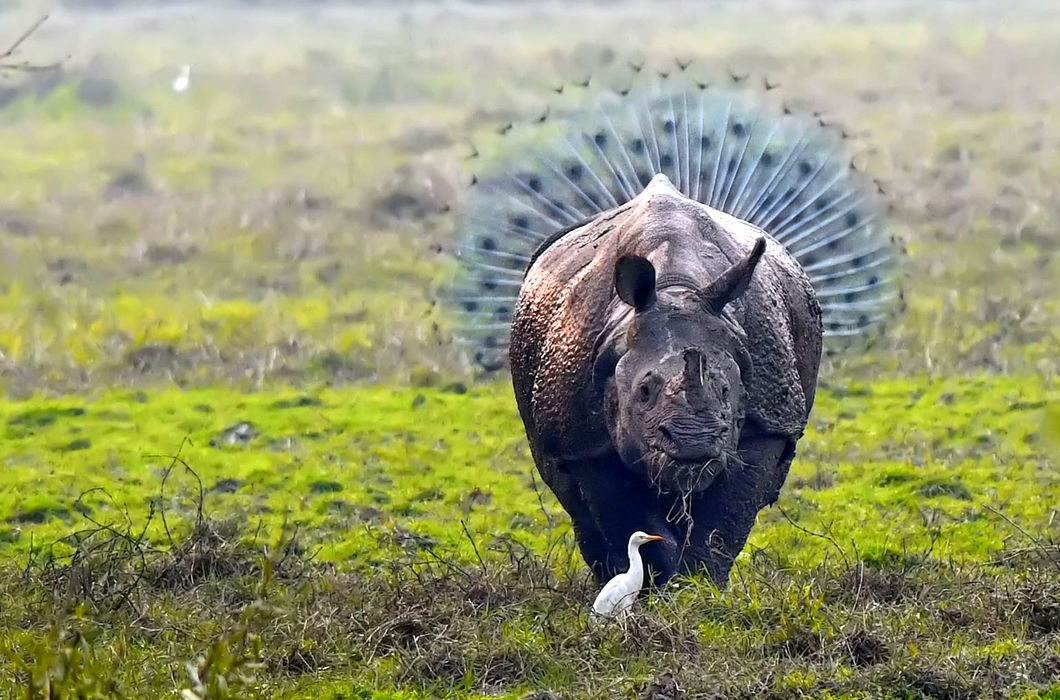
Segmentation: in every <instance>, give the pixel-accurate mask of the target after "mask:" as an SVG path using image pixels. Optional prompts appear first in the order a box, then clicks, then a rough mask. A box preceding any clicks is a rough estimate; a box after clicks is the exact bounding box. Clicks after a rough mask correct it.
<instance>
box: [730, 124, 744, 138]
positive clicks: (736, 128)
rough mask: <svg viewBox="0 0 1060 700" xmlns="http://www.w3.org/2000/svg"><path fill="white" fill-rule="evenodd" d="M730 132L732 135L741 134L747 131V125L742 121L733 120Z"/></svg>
mask: <svg viewBox="0 0 1060 700" xmlns="http://www.w3.org/2000/svg"><path fill="white" fill-rule="evenodd" d="M732 133H733V135H734V136H743V135H744V134H746V133H747V127H746V126H744V123H743V122H733V125H732Z"/></svg>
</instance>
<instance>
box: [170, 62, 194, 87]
mask: <svg viewBox="0 0 1060 700" xmlns="http://www.w3.org/2000/svg"><path fill="white" fill-rule="evenodd" d="M190 83H191V66H189V65H188V64H187V63H185V64H184V65H183V66H181V67H180V75H178V76H177V77H176V78H173V92H184V91H185V90H187V89H188V85H189V84H190Z"/></svg>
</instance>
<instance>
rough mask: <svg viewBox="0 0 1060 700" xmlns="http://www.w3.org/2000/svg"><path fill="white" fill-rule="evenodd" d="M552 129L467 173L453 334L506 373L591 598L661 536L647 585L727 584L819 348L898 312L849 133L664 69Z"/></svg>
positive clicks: (888, 245)
mask: <svg viewBox="0 0 1060 700" xmlns="http://www.w3.org/2000/svg"><path fill="white" fill-rule="evenodd" d="M638 72H639V71H638ZM645 73H646V74H647V71H645ZM655 75H659V74H658V73H656V74H655ZM735 81H736V79H735V78H734V81H733V82H735ZM556 121H557V122H558V126H557V124H556V123H553V124H550V125H549V126H550V129H551V131H549V132H548V133H546V134H544V135H543V136H542V137H541V138H538V139H536V140H533V141H530V142H528V143H526V144H525V145H523V146H522V147H521V148H514V149H510V150H509V152H508V153H507V154H506V155H505V156H504V157H502V158H498V159H496V161H495V162H494V163H492V164H491V165H490V166H489V167H488V168H487V169H486V170H484V171H483V172H481V173H479V174H477V175H476V181H475V184H474V186H473V187H472V189H471V191H470V194H469V197H468V201H467V206H466V211H465V220H464V223H463V228H462V231H463V242H462V244H461V247H460V259H461V262H462V274H461V276H460V278H459V279H458V280H457V282H456V283H455V285H454V287H453V291H452V294H451V301H452V303H453V304H454V305H455V306H456V307H457V309H458V310H459V312H460V314H461V315H462V322H461V323H462V325H461V326H460V328H459V329H458V334H459V335H460V336H461V337H462V339H463V341H464V342H465V343H466V345H467V348H468V354H469V356H470V357H471V359H472V360H473V361H474V362H476V363H477V364H478V365H480V366H481V367H482V368H483V369H484V370H486V371H498V370H503V369H504V368H509V369H510V371H511V377H512V383H513V386H514V389H515V397H516V401H517V403H518V406H519V413H520V416H521V417H522V420H523V424H524V426H525V428H526V434H527V438H528V439H529V443H530V449H531V453H532V455H533V459H534V462H535V464H536V466H537V469H538V471H539V472H540V474H541V476H542V478H543V480H544V481H545V483H546V484H547V485H548V487H549V488H550V489H551V490H552V492H553V493H554V494H555V495H556V497H557V499H558V500H559V502H560V504H561V505H562V506H563V508H564V509H565V510H566V512H567V513H568V514H569V515H570V517H571V520H572V522H573V526H574V531H575V535H576V538H577V541H578V546H579V548H580V550H581V553H582V555H583V557H584V558H585V561H586V563H587V564H588V565H589V566H590V567H591V569H592V571H593V573H594V575H595V577H596V579H597V580H598V581H600V582H603V581H606V580H608V579H609V578H611V577H612V576H613V575H614V574H615V573H616V572H618V571H623V570H625V568H626V567H627V566H628V562H627V554H626V544H627V540H628V538H629V536H630V533H631V532H634V531H637V530H643V531H645V532H652V533H658V534H659V535H662V537H663V540H662V541H660V542H658V543H656V544H655V545H653V546H652V547H651V548H648V550H646V551H645V552H644V560H645V564H646V566H647V568H648V571H649V573H650V576H651V578H652V581H653V583H654V584H655V585H659V584H661V583H663V582H665V581H666V580H667V579H669V578H670V577H672V576H673V575H675V574H677V573H689V572H695V571H699V570H704V569H705V570H706V571H708V572H709V573H710V575H711V577H712V578H713V579H714V580H715V581H716V582H717V583H718V584H719V585H721V586H724V585H726V584H727V582H728V577H729V571H730V569H731V567H732V563H733V560H734V559H735V558H736V556H737V555H738V554H739V552H740V551H741V549H742V548H743V546H744V544H745V543H746V541H747V538H748V536H749V534H750V532H751V528H752V526H753V524H754V521H755V518H756V516H757V514H758V512H759V511H760V510H761V509H762V508H764V507H766V506H767V505H770V504H772V503H773V502H775V501H776V499H777V497H778V494H779V492H780V489H781V486H782V485H783V483H784V480H785V478H786V477H787V474H788V470H789V468H790V466H791V463H792V460H793V458H794V456H795V448H796V445H797V443H798V441H799V439H800V438H801V437H802V435H803V431H804V430H805V427H806V422H807V418H808V416H809V413H810V410H811V409H812V407H813V400H814V392H815V387H816V385H817V374H818V368H819V364H820V360H821V354H822V349H831V350H837V351H844V350H845V351H847V352H856V351H857V348H859V347H861V345H859V344H858V343H857V342H855V341H857V340H859V339H861V338H865V337H868V336H870V335H871V334H872V333H874V332H877V331H878V327H879V325H880V324H881V323H882V322H883V321H884V320H885V319H886V318H887V316H888V315H889V313H890V310H891V307H892V306H893V301H894V300H895V298H896V296H897V294H896V289H895V287H896V283H895V279H894V260H895V256H896V253H897V249H896V246H895V245H894V243H893V242H892V241H891V239H890V238H889V237H888V236H887V235H886V233H885V232H884V231H883V229H882V226H881V213H880V207H879V205H878V202H877V197H876V195H877V187H876V185H875V183H873V182H872V181H870V180H867V179H866V178H864V176H862V175H861V173H860V172H859V171H858V170H857V169H855V168H853V167H852V164H851V161H850V160H849V156H848V154H846V153H845V145H846V144H845V143H844V141H845V134H843V133H836V132H837V130H836V129H830V128H827V127H824V126H822V125H821V124H820V123H819V120H817V119H815V118H809V117H800V116H798V115H797V114H793V113H792V112H791V111H790V110H788V109H778V108H772V107H771V106H770V105H769V104H768V103H767V100H765V99H763V98H762V96H761V95H759V96H756V95H754V94H753V93H752V92H751V91H749V90H747V89H743V88H741V87H740V86H735V85H733V84H729V85H725V86H724V87H717V86H715V85H714V84H708V83H706V82H698V81H696V80H693V79H692V78H691V77H690V76H688V75H686V74H685V73H684V72H683V71H682V72H675V74H674V75H667V77H666V78H665V79H663V78H657V77H652V78H651V79H648V80H646V81H641V82H640V83H638V84H634V85H631V86H630V87H629V88H626V89H622V90H618V91H611V92H608V91H606V90H605V91H603V92H602V93H601V94H595V95H594V96H593V99H586V100H585V104H584V105H583V106H582V107H580V108H577V109H568V110H566V116H565V117H563V118H561V119H558V120H556Z"/></svg>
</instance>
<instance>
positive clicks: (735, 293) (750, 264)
mask: <svg viewBox="0 0 1060 700" xmlns="http://www.w3.org/2000/svg"><path fill="white" fill-rule="evenodd" d="M765 249H766V239H765V237H764V236H763V237H761V238H759V239H758V240H757V241H756V242H755V245H754V248H752V249H751V252H750V253H748V254H747V257H746V258H744V259H743V260H740V261H739V262H737V263H735V264H733V266H732V267H730V268H729V269H728V270H726V271H725V272H723V273H721V276H720V277H718V279H716V280H714V281H713V282H711V283H710V284H709V285H708V286H707V287H705V288H704V289H703V290H702V291H700V293H699V295H700V299H702V301H703V305H704V306H705V307H706V309H707V310H708V311H710V312H711V313H714V314H720V313H721V311H722V309H724V308H725V305H726V304H728V303H730V302H732V301H735V300H736V299H738V298H739V297H740V295H741V294H743V293H744V292H745V291H747V285H749V284H750V283H751V275H752V274H754V271H755V266H756V265H758V261H759V259H761V257H762V253H763V252H764V251H765Z"/></svg>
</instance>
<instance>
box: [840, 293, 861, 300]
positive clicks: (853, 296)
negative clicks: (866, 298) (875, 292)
mask: <svg viewBox="0 0 1060 700" xmlns="http://www.w3.org/2000/svg"><path fill="white" fill-rule="evenodd" d="M857 298H858V295H857V294H855V293H854V292H847V293H846V294H844V295H843V301H846V302H854V301H857Z"/></svg>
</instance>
